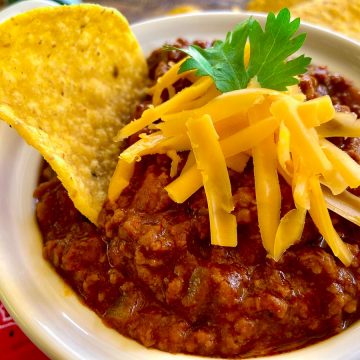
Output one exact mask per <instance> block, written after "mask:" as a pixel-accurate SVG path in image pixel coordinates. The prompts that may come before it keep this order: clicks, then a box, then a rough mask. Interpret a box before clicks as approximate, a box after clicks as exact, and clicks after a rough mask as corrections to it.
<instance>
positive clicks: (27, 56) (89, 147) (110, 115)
mask: <svg viewBox="0 0 360 360" xmlns="http://www.w3.org/2000/svg"><path fill="white" fill-rule="evenodd" d="M146 73H147V67H146V61H145V58H144V55H143V53H142V50H141V48H140V46H139V44H138V42H137V40H136V39H135V37H134V35H133V34H132V32H131V30H130V29H129V25H128V23H127V21H126V19H125V18H124V17H123V16H122V15H121V14H120V13H119V12H117V11H116V10H113V9H108V8H103V7H100V6H97V5H76V6H61V7H60V6H59V7H51V8H42V9H36V10H32V11H30V12H27V13H25V14H22V15H19V16H16V17H14V18H11V19H9V20H7V21H5V22H4V23H2V24H0V118H1V119H3V120H5V121H6V122H7V123H8V124H10V125H11V126H13V127H14V128H15V129H16V130H17V131H18V132H19V134H20V135H21V136H22V137H23V138H24V139H25V140H26V141H27V142H28V143H29V144H30V145H32V146H34V147H35V148H36V149H37V150H38V151H39V152H40V153H41V154H42V155H43V157H44V158H45V159H46V160H47V161H48V162H49V163H50V165H51V166H52V168H53V169H54V170H55V171H56V173H57V175H58V177H59V179H60V180H61V182H62V183H63V185H64V187H65V188H66V189H67V191H68V193H69V196H70V198H71V199H72V200H73V202H74V204H75V206H76V208H77V209H78V210H79V211H80V212H81V213H82V214H84V215H85V216H86V217H87V218H89V219H90V220H91V221H92V222H94V223H96V221H97V217H98V214H99V212H100V210H101V207H102V204H103V202H104V200H105V198H106V195H107V188H108V184H109V180H110V177H111V175H112V173H113V171H114V169H115V167H116V163H117V159H118V154H119V150H120V149H119V143H115V142H114V141H113V137H114V136H115V135H116V133H117V132H118V130H119V129H120V128H121V127H122V126H123V124H124V123H125V122H126V121H127V120H128V118H129V115H130V114H131V113H132V111H133V109H134V104H135V103H136V101H137V99H138V98H139V96H140V95H141V90H142V89H143V88H144V82H145V78H146Z"/></svg>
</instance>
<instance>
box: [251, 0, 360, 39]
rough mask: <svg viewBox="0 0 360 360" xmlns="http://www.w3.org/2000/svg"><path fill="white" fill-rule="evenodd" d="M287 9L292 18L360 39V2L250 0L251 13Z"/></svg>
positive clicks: (352, 0) (337, 0)
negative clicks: (298, 18)
mask: <svg viewBox="0 0 360 360" xmlns="http://www.w3.org/2000/svg"><path fill="white" fill-rule="evenodd" d="M284 7H287V8H289V9H290V11H291V15H292V16H293V17H300V19H301V20H303V21H308V22H310V23H313V24H316V25H321V26H324V27H328V28H330V29H332V30H335V31H338V32H340V33H343V34H345V35H347V36H349V37H352V38H354V39H360V2H359V1H354V0H274V1H267V0H250V1H249V3H248V5H247V9H248V10H252V11H263V12H268V11H279V10H281V9H282V8H284Z"/></svg>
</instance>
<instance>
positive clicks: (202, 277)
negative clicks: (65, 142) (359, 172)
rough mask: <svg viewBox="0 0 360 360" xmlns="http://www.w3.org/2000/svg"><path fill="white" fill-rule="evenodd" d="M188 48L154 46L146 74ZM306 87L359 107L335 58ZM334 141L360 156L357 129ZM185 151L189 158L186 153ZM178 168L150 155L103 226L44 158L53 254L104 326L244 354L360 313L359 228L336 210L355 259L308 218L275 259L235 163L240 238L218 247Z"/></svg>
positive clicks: (285, 346) (292, 345)
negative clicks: (347, 260) (179, 200)
mask: <svg viewBox="0 0 360 360" xmlns="http://www.w3.org/2000/svg"><path fill="white" fill-rule="evenodd" d="M178 42H179V43H180V44H178V45H180V46H183V45H184V44H186V42H185V41H184V40H179V41H178ZM202 45H204V44H202ZM180 56H181V54H180V53H178V52H163V51H161V50H157V51H155V52H154V53H153V54H152V55H151V56H150V58H149V60H148V63H149V77H150V78H151V79H152V80H154V79H156V78H157V77H158V76H160V75H161V74H163V73H164V72H165V71H166V70H167V69H168V67H169V62H170V61H177V60H179V59H180ZM177 85H178V90H179V89H181V88H183V87H184V86H186V85H187V84H186V83H184V82H183V83H181V82H179V83H178V84H177ZM300 87H301V89H302V91H303V92H304V93H305V95H306V96H307V98H308V99H311V98H314V97H316V96H319V95H324V94H329V95H330V96H331V98H332V100H333V102H334V104H335V105H336V107H337V110H339V111H349V110H350V111H353V112H355V113H356V114H357V115H358V116H360V92H359V90H357V89H355V88H354V87H353V86H352V85H351V83H350V82H348V81H347V80H346V79H344V78H343V77H342V76H341V75H338V74H332V73H330V72H329V71H328V70H327V68H326V67H312V68H310V69H309V71H308V73H307V74H306V75H304V76H303V77H302V79H301V83H300ZM163 95H164V96H165V97H166V95H167V94H163ZM146 104H147V102H146V100H145V101H144V103H143V104H141V105H139V106H138V109H137V112H138V114H137V115H139V113H140V112H141V111H143V110H144V109H145V108H146V106H147V105H146ZM130 141H132V140H131V139H130ZM334 141H335V143H336V144H337V145H338V146H340V147H341V148H342V149H344V150H346V151H347V152H348V153H349V154H350V155H351V156H352V157H353V158H354V159H355V160H357V161H358V162H360V139H335V140H334ZM182 156H183V163H184V162H185V160H186V156H187V154H183V155H182ZM169 168H170V160H169V159H168V158H167V157H166V156H165V155H156V156H147V157H144V159H143V161H141V162H140V163H138V164H137V165H136V170H135V174H134V176H133V178H132V180H131V182H130V185H129V186H128V188H126V189H125V190H124V191H123V193H122V194H121V196H120V198H119V199H118V201H117V202H116V204H115V205H114V204H113V205H112V204H110V203H108V202H107V203H105V205H104V207H103V210H102V212H101V215H100V227H99V228H96V227H95V226H94V225H92V224H91V223H89V222H88V221H87V220H86V219H85V218H84V217H83V216H82V215H81V214H80V213H79V212H78V211H77V210H76V209H75V208H74V206H73V204H72V202H71V201H70V199H69V197H68V195H67V193H66V191H65V190H64V188H63V187H62V185H61V184H60V182H59V181H58V180H57V178H56V177H55V176H54V174H53V173H52V171H51V169H50V168H49V167H47V166H44V168H43V171H42V175H41V179H40V184H39V186H38V188H37V189H36V191H35V197H36V199H37V207H36V215H37V219H38V223H39V227H40V229H41V233H42V235H43V240H44V248H43V254H44V257H45V258H46V259H47V260H48V261H49V262H50V263H51V264H52V265H53V267H54V268H55V269H56V271H57V272H58V273H59V274H60V275H61V276H62V277H63V278H64V279H65V280H66V282H68V283H69V284H70V285H71V286H72V288H73V289H74V290H75V292H76V293H77V294H78V295H79V296H80V297H81V299H82V300H83V301H84V303H85V304H86V305H87V306H89V307H90V308H91V309H93V310H94V311H95V312H96V313H97V314H98V315H99V316H100V317H101V318H102V319H103V320H104V322H105V323H106V324H107V325H109V326H110V327H112V328H115V329H116V330H117V331H119V332H120V333H121V334H123V335H125V336H127V337H130V338H132V339H135V340H137V341H138V342H140V343H142V344H144V345H145V346H147V347H154V348H158V349H161V350H164V351H169V352H184V353H191V354H200V355H206V356H222V357H231V358H233V357H236V358H244V357H250V356H260V355H269V354H274V353H279V352H283V351H288V350H291V349H296V348H299V347H303V346H305V345H307V344H309V343H313V342H316V341H319V340H321V339H324V338H327V337H329V336H331V335H333V334H336V333H338V332H340V331H342V330H344V329H345V328H347V327H348V326H349V325H351V324H352V323H353V322H354V321H355V320H357V319H359V318H360V310H359V299H360V266H359V261H360V253H359V245H360V232H359V228H358V227H357V226H355V225H353V224H351V223H349V222H347V221H346V220H344V219H342V218H340V217H338V216H336V215H334V214H332V220H333V223H334V224H335V228H336V230H337V232H338V233H339V234H340V235H341V237H342V239H343V240H344V241H346V242H347V243H349V244H350V248H351V250H352V252H353V253H354V254H355V260H354V261H353V263H352V265H351V266H350V267H349V268H346V267H345V266H344V265H342V263H341V262H340V261H338V260H337V259H336V258H335V257H334V255H333V254H332V252H331V251H330V250H329V248H328V246H327V245H326V243H325V241H324V240H323V239H322V237H321V236H320V235H319V233H318V231H317V230H316V228H315V227H314V225H313V224H312V222H311V220H310V218H309V219H307V223H306V226H305V230H304V233H303V237H302V239H301V242H300V243H299V244H297V245H294V246H292V247H291V248H290V249H289V250H288V251H287V252H286V253H285V254H284V255H283V257H282V258H281V260H280V261H279V262H275V261H273V260H271V259H269V258H267V257H266V253H265V251H264V248H263V246H262V243H261V238H260V234H259V229H258V224H257V214H256V201H255V192H254V178H253V172H252V165H251V164H249V165H248V166H247V168H246V170H245V172H244V173H243V174H238V173H236V172H233V171H230V177H231V184H232V192H233V198H234V203H235V210H234V214H235V215H236V219H237V223H238V246H237V247H236V248H226V247H217V246H211V245H210V240H209V223H208V210H207V206H206V198H205V194H204V191H203V190H199V191H198V192H197V193H196V194H194V195H193V196H192V197H191V198H190V199H189V200H188V201H186V202H185V203H184V204H182V205H179V204H175V203H174V202H172V201H171V200H170V199H169V197H168V196H167V193H166V192H165V190H164V189H163V188H164V186H165V185H166V184H168V183H169V182H170V181H171V179H170V177H169ZM179 170H181V167H180V169H179ZM281 189H282V197H283V209H282V211H283V212H284V213H285V212H286V211H288V210H289V209H290V208H292V207H293V203H292V195H291V189H290V188H289V187H288V185H286V184H285V182H282V183H281ZM355 193H358V194H359V193H360V192H359V191H355Z"/></svg>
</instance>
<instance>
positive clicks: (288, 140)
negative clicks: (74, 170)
mask: <svg viewBox="0 0 360 360" xmlns="http://www.w3.org/2000/svg"><path fill="white" fill-rule="evenodd" d="M181 64H182V62H179V63H177V64H174V65H173V66H172V67H171V68H170V69H169V71H168V72H167V73H165V74H164V75H163V76H162V77H160V78H159V79H158V80H157V82H156V84H155V85H154V86H153V87H152V88H150V89H149V94H150V95H151V96H152V101H153V103H152V105H150V107H149V108H148V109H147V110H145V111H144V112H143V114H142V115H141V116H140V117H139V118H138V119H136V120H134V121H132V122H131V123H129V124H128V125H127V126H125V127H124V128H123V129H121V130H120V132H119V134H118V135H117V140H120V139H124V138H127V137H129V136H131V135H133V134H135V133H137V132H141V131H142V132H144V131H145V129H146V128H147V129H148V130H150V132H151V133H150V134H146V133H143V134H141V135H139V140H138V141H137V142H135V143H134V144H132V145H131V146H130V147H128V148H127V149H126V150H124V151H123V152H122V153H121V154H120V157H119V162H118V166H117V168H116V170H115V173H114V175H113V178H112V179H111V182H110V186H109V192H108V197H109V200H110V201H116V199H117V198H118V196H119V195H120V193H121V191H123V190H124V189H125V188H126V187H127V186H128V185H129V182H130V179H131V176H132V175H133V172H134V166H135V163H136V162H137V161H140V160H141V158H142V157H143V156H146V155H151V154H167V156H169V157H170V159H171V168H170V174H169V175H170V177H171V178H173V179H172V181H171V182H170V183H169V184H168V185H167V186H166V187H165V190H166V191H167V193H168V195H169V197H170V198H171V199H172V200H173V201H174V202H176V203H184V202H186V201H187V200H188V199H189V198H190V197H191V196H192V195H193V194H194V193H195V192H196V191H198V190H199V189H200V188H201V187H204V190H205V195H206V199H207V203H208V209H209V221H210V235H211V244H213V245H219V246H232V247H234V246H237V223H236V217H235V216H234V215H233V214H232V211H233V209H234V204H233V199H232V193H231V183H230V177H229V172H228V171H229V170H228V169H231V171H236V172H239V173H241V172H242V171H244V169H245V167H246V165H247V163H248V160H249V158H250V157H252V161H253V166H254V177H255V195H256V201H257V213H258V224H259V232H260V235H261V239H262V242H263V246H264V248H265V249H266V251H267V252H268V255H269V256H270V257H271V258H273V259H274V260H275V261H278V260H279V259H280V258H281V256H282V255H283V254H284V252H285V251H286V250H287V249H288V248H289V247H290V246H292V245H293V244H295V243H296V242H298V241H299V240H300V238H301V236H302V232H303V228H304V225H305V218H306V214H307V213H308V212H309V214H310V216H311V218H312V220H313V222H314V224H315V225H316V226H317V228H318V230H319V232H320V233H321V235H322V236H323V237H324V239H325V240H326V241H327V243H328V244H329V246H330V248H331V250H332V251H333V253H334V254H335V256H337V257H338V258H339V259H340V260H341V261H342V262H343V263H344V264H345V265H347V266H348V265H350V263H351V261H352V259H353V255H352V253H351V251H350V248H349V247H348V246H347V245H346V244H345V243H344V242H343V241H342V240H341V238H340V236H339V235H338V234H337V232H336V230H335V229H334V226H333V224H332V222H331V217H330V214H329V211H328V209H330V210H332V211H335V212H336V213H338V214H339V215H340V216H342V217H344V218H346V219H348V220H350V221H352V222H353V223H355V224H357V225H358V226H360V199H359V198H357V197H356V196H354V195H352V194H351V193H349V192H348V191H347V188H357V187H359V186H360V166H359V164H357V163H356V161H354V160H353V159H352V158H351V157H350V156H349V155H348V154H347V153H345V152H344V151H342V150H341V149H339V148H338V147H336V146H335V145H333V144H332V143H331V142H330V141H328V140H327V139H326V138H327V137H334V136H349V137H358V136H360V125H359V121H357V120H356V116H355V115H354V114H351V113H348V114H346V113H342V114H339V113H336V112H335V109H334V107H333V105H332V103H331V99H330V97H329V96H323V97H319V98H317V99H314V100H310V101H304V100H305V99H304V96H303V95H302V94H301V92H300V90H299V88H298V87H297V86H291V87H289V88H288V91H284V92H279V91H274V90H269V89H262V88H256V87H251V88H247V89H242V90H236V91H232V92H228V93H224V94H219V92H218V90H217V89H216V87H215V86H214V83H213V81H212V80H211V79H210V78H209V77H202V78H197V77H196V76H195V74H194V72H193V71H190V72H186V73H182V74H179V73H178V70H179V68H180V66H181ZM182 77H187V79H188V80H189V81H191V82H192V85H190V86H189V87H187V88H185V89H183V90H181V91H179V92H178V93H176V91H175V89H176V87H175V85H174V84H175V82H176V81H178V80H179V79H180V78H182ZM164 91H167V94H168V96H169V99H168V100H166V101H163V92H164ZM148 130H147V132H148ZM185 151H186V152H188V156H187V160H186V163H185V165H184V166H183V168H182V170H181V171H179V166H180V164H181V163H182V161H183V160H182V159H184V157H185V156H186V153H184V152H185ZM278 174H281V176H282V177H283V178H284V179H285V180H286V181H287V182H288V184H289V185H290V186H291V187H292V195H293V200H294V208H293V209H290V210H288V211H287V213H286V214H285V215H284V216H283V217H281V216H280V214H281V192H280V179H279V175H278Z"/></svg>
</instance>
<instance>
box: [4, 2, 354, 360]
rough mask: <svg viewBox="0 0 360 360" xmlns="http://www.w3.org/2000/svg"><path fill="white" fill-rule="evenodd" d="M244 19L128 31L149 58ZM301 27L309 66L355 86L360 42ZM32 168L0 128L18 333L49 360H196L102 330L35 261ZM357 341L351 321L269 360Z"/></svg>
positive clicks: (7, 272) (28, 153) (7, 287)
mask: <svg viewBox="0 0 360 360" xmlns="http://www.w3.org/2000/svg"><path fill="white" fill-rule="evenodd" d="M43 4H46V1H40V0H37V1H28V2H26V3H22V4H21V3H20V4H17V5H15V6H13V7H12V8H11V9H7V10H5V12H2V13H0V21H1V20H3V19H4V16H5V17H6V16H9V14H11V15H12V14H14V13H18V12H21V11H24V10H27V9H29V8H32V7H38V6H42V5H43ZM244 17H245V15H244V14H240V13H218V14H214V13H210V14H205V15H204V14H194V15H185V16H180V17H177V18H163V19H158V20H151V21H148V22H145V23H141V24H136V25H134V26H133V29H134V32H135V34H136V36H137V37H138V39H139V41H140V43H141V44H142V46H143V49H144V51H145V53H149V52H150V51H151V50H152V49H154V48H155V47H157V46H160V45H162V44H163V43H164V42H166V41H171V40H174V39H175V38H176V37H178V36H183V37H186V38H189V39H193V38H197V39H215V38H222V37H223V36H224V34H225V33H226V31H228V30H230V29H231V28H232V27H233V26H234V25H235V24H236V23H237V22H238V21H240V20H242V19H243V18H244ZM262 19H263V18H262ZM302 30H305V31H306V32H307V33H308V39H307V41H306V45H305V46H304V48H303V50H304V51H305V52H306V54H307V55H310V56H312V57H313V59H314V62H315V63H318V64H327V65H329V66H330V68H331V69H332V70H334V71H339V72H340V73H342V74H344V75H345V76H346V77H348V78H349V79H352V80H353V81H354V82H355V83H356V84H357V85H358V86H360V45H359V44H357V43H355V42H351V41H349V40H347V39H345V38H343V37H340V36H337V35H336V34H333V33H331V32H326V31H322V30H321V29H319V28H316V27H311V26H308V25H303V26H302ZM39 164H40V156H39V155H38V154H37V152H36V151H35V150H33V149H32V148H30V147H28V146H27V145H26V144H25V143H24V142H23V141H22V140H21V139H20V138H19V137H18V136H17V135H16V133H15V132H14V131H13V130H12V129H10V128H8V127H7V126H6V125H4V124H0V189H1V191H0V298H1V300H2V301H3V302H4V304H5V305H6V307H7V309H8V310H9V312H10V314H11V315H12V316H13V317H14V318H15V319H16V321H17V322H18V324H19V325H20V326H21V328H22V329H23V330H24V331H25V333H26V334H27V335H28V336H30V338H31V339H32V340H33V341H34V342H35V343H36V344H37V345H38V346H39V347H40V348H41V349H42V350H43V351H44V352H45V353H46V354H47V355H49V356H50V357H51V358H54V359H86V360H91V359H122V360H127V359H140V360H148V359H152V360H161V359H171V360H195V359H199V360H200V359H202V360H203V359H204V358H202V357H201V358H200V357H194V356H186V355H181V354H180V355H170V354H166V353H163V352H160V351H157V350H148V349H145V348H144V347H142V346H141V345H139V344H137V343H136V342H134V341H132V340H129V339H126V338H124V337H122V336H120V335H119V334H117V333H116V332H114V331H112V330H111V329H108V328H106V327H105V326H104V325H103V324H102V322H101V321H100V320H99V318H98V317H97V316H95V315H94V314H93V313H92V312H91V311H90V310H88V309H87V308H86V307H84V306H83V305H81V303H80V302H79V301H78V299H77V297H76V296H75V295H74V294H72V292H71V291H70V290H69V289H68V288H67V287H66V286H65V285H64V284H63V282H62V281H61V280H60V279H59V278H58V276H57V275H56V274H55V273H54V271H53V270H52V269H51V268H50V266H49V265H48V264H47V263H46V262H45V261H44V260H43V259H42V256H41V239H40V235H39V232H38V230H37V227H36V223H35V220H34V201H33V199H32V192H33V190H34V188H35V185H36V181H37V175H38V167H39ZM359 338H360V323H357V324H355V325H353V326H352V327H351V328H350V329H348V330H346V331H345V332H343V333H342V334H340V335H338V336H335V337H333V338H331V339H329V340H326V341H323V342H321V343H319V344H316V345H313V346H310V347H307V348H305V349H302V350H298V351H294V352H291V353H288V354H283V355H277V356H273V357H271V359H272V360H280V359H281V360H289V359H291V360H300V359H304V358H306V359H327V360H340V359H352V360H355V359H360V343H359V341H356V340H355V339H359ZM266 359H269V358H266ZM258 360H260V358H258Z"/></svg>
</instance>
